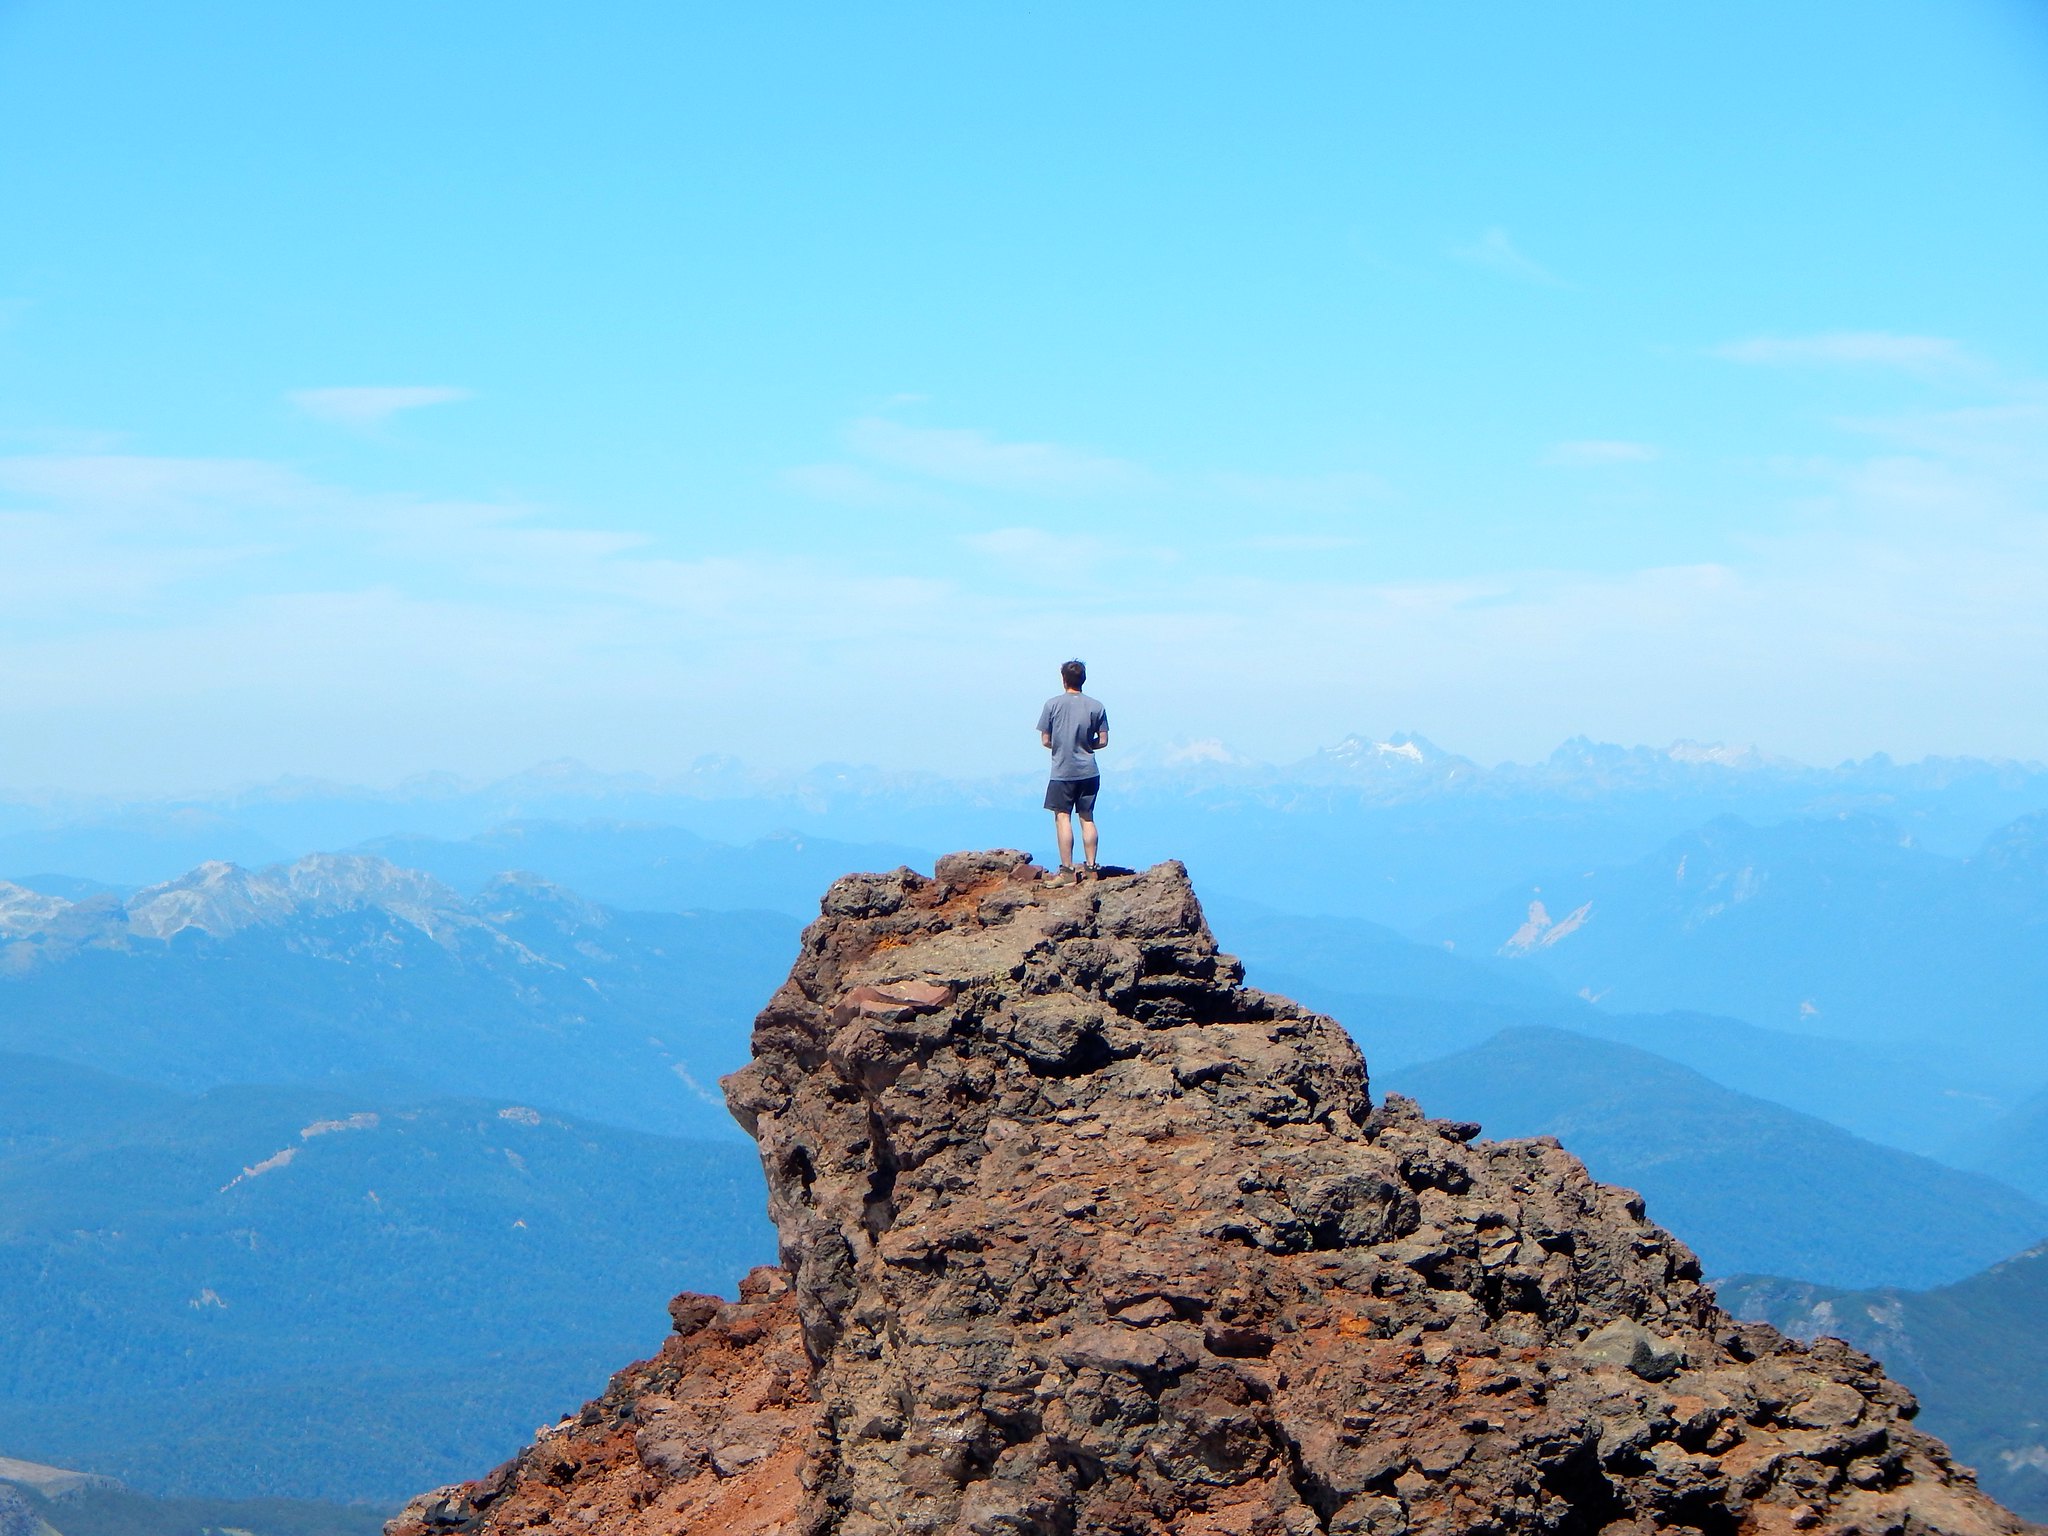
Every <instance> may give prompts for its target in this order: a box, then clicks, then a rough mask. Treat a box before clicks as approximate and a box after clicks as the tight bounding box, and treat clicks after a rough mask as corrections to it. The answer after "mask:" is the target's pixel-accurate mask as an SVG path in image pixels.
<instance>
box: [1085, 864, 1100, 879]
mask: <svg viewBox="0 0 2048 1536" xmlns="http://www.w3.org/2000/svg"><path fill="white" fill-rule="evenodd" d="M1081 878H1082V879H1084V880H1100V879H1101V878H1102V866H1101V865H1100V864H1083V865H1082V866H1081Z"/></svg>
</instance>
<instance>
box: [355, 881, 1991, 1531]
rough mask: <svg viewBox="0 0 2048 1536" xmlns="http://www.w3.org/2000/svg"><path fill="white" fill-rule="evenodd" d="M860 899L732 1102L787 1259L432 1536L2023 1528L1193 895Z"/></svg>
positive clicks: (451, 1513)
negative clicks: (1238, 940)
mask: <svg viewBox="0 0 2048 1536" xmlns="http://www.w3.org/2000/svg"><path fill="white" fill-rule="evenodd" d="M1040 873H1041V872H1040V871H1038V870H1037V869H1036V868H1035V867H1034V866H1032V865H1031V864H1030V863H1029V861H1028V860H1027V859H1026V857H1025V856H1024V855H1022V854H1018V853H1010V852H996V853H979V854H956V855H953V856H951V857H949V858H946V859H942V860H940V861H939V864H938V866H937V868H936V870H935V872H934V877H933V878H931V879H926V878H924V877H921V876H919V875H917V874H914V873H912V872H911V871H909V870H898V871H896V872H895V873H893V874H889V875H860V876H850V877H848V878H847V879H844V880H841V881H840V882H838V883H837V884H836V885H835V886H834V887H833V888H832V890H831V891H830V892H829V893H828V894H827V896H826V897H825V899H824V901H823V903H822V909H821V910H822V915H821V916H820V918H819V919H818V921H817V922H815V923H813V924H812V925H811V926H810V927H809V928H808V929H807V930H806V931H805V934H804V938H803V946H802V951H801V954H800V956H799V958H798V960H797V962H796V965H795V967H794V968H793V970H792V971H791V973H790V976H789V979H788V981H787V982H786V983H784V985H783V986H782V988H781V989H780V990H779V991H778V992H777V993H776V995H775V996H774V997H773V998H772V999H771V1000H770V1001H769V1004H768V1006H767V1007H766V1008H765V1009H764V1010H763V1011H762V1013H761V1015H760V1017H759V1019H758V1020H757V1021H756V1025H755V1031H754V1060H753V1062H752V1063H751V1064H750V1065H748V1066H747V1067H745V1068H743V1069H742V1070H741V1071H739V1072H737V1073H735V1074H734V1075H733V1076H732V1077H730V1078H728V1079H727V1081H726V1091H727V1098H728V1102H729V1103H730V1104H731V1105H732V1108H733V1112H734V1114H735V1115H736V1116H737V1117H738V1118H739V1119H740V1121H741V1123H742V1124H744V1125H745V1126H746V1127H747V1129H748V1130H749V1131H750V1132H751V1133H752V1134H753V1135H754V1137H755V1139H756V1140H757V1141H758V1143H759V1145H760V1149H761V1157H762V1164H763V1167H764V1168H765V1169H766V1171H767V1176H768V1185H769V1210H770V1214H771V1216H772V1217H773V1219H774V1221H775V1224H776V1226H777V1228H778V1230H779V1233H780V1237H781V1267H780V1268H779V1269H773V1270H764V1271H757V1272H756V1273H755V1275H754V1276H753V1277H751V1278H750V1280H749V1282H748V1283H747V1285H746V1286H745V1287H743V1289H742V1295H741V1299H740V1300H739V1301H738V1302H736V1303H720V1302H717V1301H716V1300H715V1299H712V1298H700V1297H684V1298H678V1301H677V1303H676V1304H675V1306H674V1308H673V1309H672V1311H673V1314H674V1317H675V1321H676V1332H675V1333H674V1334H673V1335H672V1336H671V1338H670V1339H669V1341H668V1343H667V1344H666V1345H665V1346H664V1347H663V1350H662V1352H661V1354H660V1355H658V1356H657V1357H656V1358H655V1359H654V1360H652V1361H649V1362H645V1363H643V1364H641V1365H637V1366H634V1367H631V1368H629V1369H628V1370H627V1371H625V1372H622V1373H621V1374H620V1375H619V1376H618V1377H617V1378H615V1379H614V1381H613V1383H612V1386H611V1389H610V1390H609V1391H608V1392H607V1393H606V1394H605V1396H604V1397H602V1398H600V1399H598V1400H597V1401H595V1402H593V1403H592V1404H590V1405H589V1406H588V1407H586V1408H585V1409H584V1410H583V1412H582V1413H581V1414H580V1415H578V1416H576V1417H575V1418H573V1419H571V1420H567V1421H564V1423H563V1424H562V1425H559V1426H557V1427H556V1429H555V1430H553V1431H551V1432H548V1433H546V1434H544V1435H543V1436H542V1437H541V1438H540V1440H539V1441H538V1442H537V1443H536V1444H535V1445H534V1446H532V1447H530V1448H528V1449H527V1450H526V1451H524V1452H522V1453H521V1454H520V1455H519V1456H518V1457H517V1458H515V1459H514V1460H513V1461H511V1462H509V1463H507V1464H506V1465H505V1466H504V1467H501V1468H499V1469H498V1470H497V1471H496V1472H494V1473H492V1474H491V1475H490V1476H489V1477H487V1478H485V1479H482V1480H481V1481H479V1482H476V1483H471V1484H464V1485H460V1486H459V1487H456V1488H452V1489H444V1490H440V1491H439V1492H437V1493H435V1494H430V1495H425V1496H423V1497H422V1498H421V1499H419V1500H416V1501H415V1502H414V1503H413V1504H412V1505H411V1506H410V1507H409V1508H408V1510H407V1511H406V1513H405V1514H404V1515H402V1516H401V1517H400V1518H399V1519H398V1520H397V1521H395V1522H394V1523H393V1527H392V1530H393V1533H394V1536H427V1533H429V1532H434V1531H442V1532H447V1531H463V1532H471V1531H475V1532H497V1531H512V1530H517V1529H523V1528H526V1527H530V1526H534V1525H543V1524H560V1523H562V1522H567V1528H569V1529H573V1530H588V1531H599V1532H614V1531H616V1532H621V1533H634V1536H638V1533H642V1532H645V1533H648V1536H653V1533H656V1532H662V1533H673V1532H704V1533H713V1532H716V1533H721V1536H723V1533H740V1532H789V1533H792V1536H794V1533H803V1536H825V1533H834V1536H882V1533H933V1536H936V1533H974V1536H1003V1533H1044V1536H1065V1533H1086V1532H1118V1533H1129V1536H1150V1533H1159V1536H1165V1533H1167V1532H1177V1533H1184V1536H1199V1533H1205V1532H1209V1533H1223V1532H1232V1533H1240V1532H1241V1533H1247V1536H1249V1533H1259V1536H1266V1533H1271V1536H1315V1533H1322V1532H1331V1533H1361V1536H1363V1533H1386V1536H1397V1533H1446V1536H1448V1533H1452V1532H1457V1533H1471V1532H1500V1533H1508V1532H1558V1533H1566V1532H1581V1531H1596V1530H1605V1531H1610V1532H1648V1531H1652V1530H1670V1529H1692V1530H1699V1531H1705V1532H1727V1533H1739V1532H1753V1533H1757V1536H1764V1533H1771V1532H1780V1531H1782V1532H1787V1533H1789V1532H1794V1531H1811V1532H1823V1533H1830V1532H1838V1533H1844V1536H1846V1533H1850V1532H1859V1533H1871V1536H1876V1533H1896V1536H1905V1533H1907V1532H1914V1533H1936V1532H1947V1533H1952V1536H1979V1533H1985V1536H1988V1533H2009V1532H2016V1531H2020V1530H2023V1529H2025V1527H2024V1526H2022V1525H2021V1523H2020V1522H2018V1521H2017V1520H2016V1519H2014V1518H2013V1517H2012V1516H2011V1515H2009V1514H2007V1513H2006V1512H2005V1511H2004V1510H2002V1509H2000V1508H1999V1507H1998V1506H1997V1505H1995V1504H1994V1503H1992V1502H1991V1501H1990V1500H1989V1499H1987V1498H1986V1497H1984V1496H1983V1495H1982V1494H1981V1493H1979V1492H1978V1491H1977V1489H1976V1487H1975V1484H1974V1480H1973V1479H1972V1477H1971V1476H1970V1474H1969V1473H1968V1472H1967V1471H1966V1470H1965V1469H1962V1468H1959V1467H1956V1466H1955V1465H1954V1464H1953V1463H1952V1462H1951V1461H1950V1460H1949V1458H1948V1456H1947V1453H1946V1452H1945V1451H1944V1449H1943V1448H1942V1447H1941V1445H1940V1444H1939V1443H1938V1442H1936V1441H1934V1440H1933V1439H1931V1438H1929V1437H1928V1436H1926V1435H1923V1434H1921V1433H1919V1432H1918V1431H1917V1430H1915V1429H1914V1428H1913V1427H1912V1426H1911V1424H1910V1422H1909V1421H1910V1419H1911V1417H1912V1414H1913V1411H1914V1405H1913V1402H1912V1399H1911V1397H1910V1395H1909V1394H1907V1393H1906V1392H1905V1391H1904V1389H1902V1388H1901V1387H1899V1386H1898V1385H1897V1384H1895V1383H1893V1382H1891V1381H1890V1380H1888V1379H1887V1378H1886V1377H1885V1376H1884V1374H1883V1373H1882V1371H1881V1370H1879V1368H1878V1367H1877V1366H1876V1365H1875V1364H1874V1363H1873V1362H1871V1361H1870V1360H1869V1359H1868V1358H1866V1357H1864V1356H1862V1355H1860V1354H1858V1353H1856V1352H1855V1351H1853V1350H1851V1349H1849V1348H1848V1347H1847V1346H1845V1345H1842V1344H1840V1343H1838V1342H1835V1341H1829V1340H1823V1341H1820V1342H1819V1343H1817V1344H1814V1345H1812V1346H1801V1345H1797V1344H1794V1343H1792V1342H1790V1341H1788V1340H1787V1339H1785V1338H1783V1337H1782V1336H1781V1335H1779V1334H1777V1333H1776V1332H1775V1331H1773V1330H1771V1329H1770V1328H1767V1327H1764V1326H1762V1325H1757V1324H1738V1323H1736V1322H1734V1321H1733V1320H1732V1319H1730V1318H1729V1317H1728V1316H1727V1314H1725V1313H1724V1312H1722V1311H1721V1309H1720V1308H1719V1307H1718V1306H1716V1304H1715V1303H1714V1299H1713V1297H1712V1295H1711V1294H1710V1292H1709V1291H1708V1289H1707V1288H1706V1287H1705V1286H1704V1285H1703V1284H1702V1283H1701V1278H1700V1270H1699V1264H1698V1262H1697V1260H1696V1259H1695V1258H1694V1257H1693V1255H1692V1254H1691V1253H1690V1252H1689V1251H1688V1250H1687V1249H1686V1248H1685V1246H1684V1245H1683V1244H1682V1243H1680V1242H1678V1241H1677V1240H1676V1239H1674V1238H1673V1237H1671V1236H1670V1234H1668V1233H1666V1232H1664V1231H1662V1230H1661V1229H1659V1228H1657V1227H1656V1226H1654V1225H1652V1224H1651V1223H1650V1222H1649V1221H1648V1220H1647V1218H1646V1217H1645V1214H1644V1211H1643V1206H1642V1202H1641V1200H1640V1199H1639V1198H1638V1197H1637V1196H1635V1195H1634V1194H1633V1193H1631V1192H1629V1191H1627V1190H1622V1189H1616V1188H1612V1187H1610V1186H1606V1185H1602V1184H1599V1183H1596V1182H1595V1181H1594V1180H1592V1179H1591V1178H1590V1177H1589V1176H1588V1175H1587V1173H1586V1171H1585V1169H1584V1168H1583V1167H1582V1166H1581V1165H1580V1164H1579V1162H1578V1161H1577V1160H1576V1159H1575V1158H1573V1157H1572V1156H1571V1155H1570V1154H1569V1153H1568V1152H1566V1151H1565V1150H1564V1149H1562V1148H1561V1147H1559V1146H1558V1145H1557V1144H1556V1143H1555V1142H1554V1141H1551V1140H1548V1139H1540V1140H1535V1141H1514V1142H1486V1141H1480V1140H1477V1139H1476V1137H1477V1132H1478V1127H1476V1126H1472V1125H1469V1124H1462V1123H1457V1122H1451V1121H1443V1120H1432V1119H1429V1118H1428V1117H1426V1116H1425V1115H1424V1114H1423V1113H1422V1111H1421V1110H1420V1109H1419V1108H1418V1107H1417V1106H1415V1105H1414V1104H1412V1103H1410V1102H1409V1101H1407V1100H1405V1099H1402V1098H1400V1097H1398V1096H1394V1095H1389V1096H1387V1097H1386V1098H1385V1099H1384V1100H1382V1101H1381V1102H1379V1103H1378V1104H1374V1103H1373V1102H1372V1101H1371V1099H1370V1096H1369V1092H1368V1082H1367V1076H1366V1068H1365V1063H1364V1061H1363V1060H1362V1059H1361V1057H1360V1055H1359V1053H1358V1051H1357V1049H1356V1047H1355V1046H1354V1045H1353V1044H1352V1042H1351V1040H1350V1039H1349V1037H1348V1036H1346V1034H1345V1033H1344V1031H1343V1030H1342V1029H1341V1028H1340V1027H1339V1026H1338V1025H1337V1024H1336V1023H1335V1022H1334V1021H1332V1020H1330V1019H1328V1018H1324V1017H1322V1016H1320V1015H1318V1014H1315V1013H1312V1012H1310V1011H1308V1010H1306V1009H1304V1008H1301V1007H1299V1006H1297V1005H1296V1004H1294V1003H1292V1002H1289V1001H1287V1000H1286V999H1284V998H1279V997H1275V996H1271V995H1269V994H1266V993H1262V992H1258V991H1255V990H1251V989H1248V988H1246V987H1245V986H1244V985H1243V975H1242V970H1241V968H1240V967H1239V966H1238V964H1237V962H1236V961H1235V960H1233V959H1232V958H1230V957H1229V956H1227V955H1224V954H1221V953H1219V952H1218V950H1217V948H1216V944H1215V942H1214V940H1213V938H1212V937H1211V936H1210V934H1209V931H1208V928H1207V926H1206V924H1205V923H1204V921H1203V918H1202V914H1201V907H1200V904H1199V903H1198V902H1197V900H1196V899H1195V895H1194V892H1193V890H1192V888H1191V887H1190V885H1189V883H1188V879H1187V876H1186V872H1185V871H1184V870H1183V869H1182V868H1181V867H1180V866H1179V865H1178V864H1171V863H1169V864H1163V865H1160V866H1158V867H1156V868H1154V869H1151V870H1148V871H1146V872H1144V873H1142V874H1126V875H1120V876H1111V877H1107V878H1104V879H1102V880H1099V881H1093V882H1084V883H1082V884H1080V885H1076V886H1069V887H1061V888H1048V887H1046V886H1044V885H1043V884H1042V883H1041V882H1040V880H1039V878H1038V877H1039V875H1040Z"/></svg>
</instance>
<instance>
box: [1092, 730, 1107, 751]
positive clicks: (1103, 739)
mask: <svg viewBox="0 0 2048 1536" xmlns="http://www.w3.org/2000/svg"><path fill="white" fill-rule="evenodd" d="M1108 745H1109V727H1108V726H1106V725H1102V726H1097V727H1096V729H1095V740H1094V742H1093V743H1092V744H1091V745H1090V746H1089V748H1088V750H1089V751H1091V752H1100V751H1101V750H1102V749H1103V748H1104V747H1106V746H1108Z"/></svg>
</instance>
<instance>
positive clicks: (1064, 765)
mask: <svg viewBox="0 0 2048 1536" xmlns="http://www.w3.org/2000/svg"><path fill="white" fill-rule="evenodd" d="M1087 681H1088V669H1087V668H1086V667H1085V666H1083V665H1082V664H1081V663H1080V662H1078V661H1070V662H1067V663H1065V664H1064V665H1063V666H1061V668H1060V682H1061V683H1062V684H1063V685H1064V690H1063V691H1062V692H1060V693H1056V694H1054V695H1053V696H1052V697H1051V698H1049V699H1047V700H1046V701H1045V708H1043V709H1041V710H1040V711H1039V712H1038V739H1039V741H1040V742H1041V743H1043V744H1044V746H1045V747H1046V749H1047V750H1048V751H1049V752H1051V753H1052V782H1051V783H1049V784H1047V785H1046V786H1045V808H1046V809H1047V810H1048V811H1051V812H1052V825H1053V832H1054V833H1055V835H1056V836H1057V837H1058V838H1059V845H1060V867H1059V872H1058V873H1057V874H1055V875H1054V876H1053V877H1052V881H1051V883H1052V884H1054V885H1071V884H1072V883H1073V882H1074V881H1075V880H1077V879H1079V878H1080V877H1081V876H1082V875H1083V874H1087V875H1091V876H1092V875H1094V874H1096V873H1097V872H1098V871H1097V867H1096V863H1095V793H1096V791H1097V790H1099V789H1100V788H1102V777H1101V775H1100V774H1098V773H1097V772H1096V771H1095V754H1096V753H1097V752H1100V751H1101V750H1102V749H1103V748H1104V747H1106V746H1108V745H1109V711H1108V710H1106V709H1104V708H1103V707H1102V705H1101V704H1100V703H1099V702H1097V701H1096V700H1094V699H1091V698H1089V697H1088V695H1087V694H1085V693H1083V692H1082V691H1081V685H1082V684H1083V683H1085V682H1087ZM1076 815H1079V816H1080V818H1081V853H1082V857H1083V858H1085V859H1086V860H1087V861H1088V862H1087V864H1086V865H1085V866H1084V868H1082V869H1080V870H1077V869H1075V868H1074V821H1073V818H1074V817H1075V816H1076Z"/></svg>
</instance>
